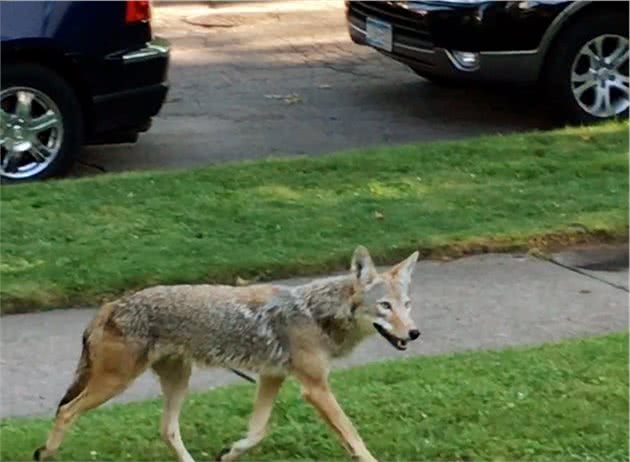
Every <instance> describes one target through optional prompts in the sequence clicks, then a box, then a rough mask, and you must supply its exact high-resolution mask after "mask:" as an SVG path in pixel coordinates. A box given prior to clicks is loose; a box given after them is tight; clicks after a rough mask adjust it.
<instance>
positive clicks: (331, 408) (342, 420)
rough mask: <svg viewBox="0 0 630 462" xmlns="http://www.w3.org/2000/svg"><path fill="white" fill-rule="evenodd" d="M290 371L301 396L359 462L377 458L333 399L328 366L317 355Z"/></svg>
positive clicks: (372, 461) (373, 460)
mask: <svg viewBox="0 0 630 462" xmlns="http://www.w3.org/2000/svg"><path fill="white" fill-rule="evenodd" d="M293 374H294V375H295V377H296V378H297V379H298V380H299V381H300V384H301V385H302V396H303V397H304V399H305V400H306V401H308V402H309V403H310V404H312V405H313V407H314V408H315V409H317V411H318V412H319V414H320V415H321V416H322V418H323V419H324V420H325V421H326V422H327V423H328V425H330V426H331V427H332V429H333V430H335V432H336V433H337V434H338V435H339V436H340V437H341V440H342V442H343V446H344V448H345V449H346V450H347V451H348V452H349V453H350V455H351V456H353V457H356V458H357V459H358V460H359V461H361V462H376V459H375V458H374V456H372V454H370V451H369V450H368V448H367V447H366V446H365V443H364V442H363V440H362V439H361V437H360V436H359V433H358V432H357V431H356V429H355V428H354V426H353V425H352V422H351V421H350V419H349V418H348V416H347V415H346V414H345V412H343V409H342V408H341V406H340V405H339V403H338V402H337V400H336V399H335V396H334V395H333V393H332V390H331V389H330V385H329V384H328V366H327V364H325V362H324V361H323V360H321V359H319V358H317V357H311V358H309V362H308V363H302V362H301V361H300V362H299V363H297V364H296V365H295V366H294V370H293Z"/></svg>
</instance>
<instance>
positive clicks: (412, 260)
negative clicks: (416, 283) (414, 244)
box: [391, 250, 420, 292]
mask: <svg viewBox="0 0 630 462" xmlns="http://www.w3.org/2000/svg"><path fill="white" fill-rule="evenodd" d="M419 256H420V253H419V252H418V251H417V250H416V251H415V252H414V253H412V254H411V255H410V256H409V257H407V258H406V259H404V260H403V261H401V262H400V263H398V264H397V265H396V266H394V267H393V268H392V269H391V274H392V276H393V277H394V278H396V279H397V280H398V282H399V283H400V285H401V287H402V289H403V290H404V291H405V292H406V291H407V290H408V289H409V284H411V275H412V274H413V270H414V268H415V267H416V263H417V262H418V257H419Z"/></svg>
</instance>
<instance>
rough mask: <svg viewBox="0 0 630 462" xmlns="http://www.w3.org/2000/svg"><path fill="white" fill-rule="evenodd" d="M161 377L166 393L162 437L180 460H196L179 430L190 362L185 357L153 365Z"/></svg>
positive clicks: (164, 393)
mask: <svg viewBox="0 0 630 462" xmlns="http://www.w3.org/2000/svg"><path fill="white" fill-rule="evenodd" d="M153 370H154V371H155V372H156V374H158V376H159V378H160V385H161V386H162V393H163V395H164V412H163V414H162V423H161V425H160V434H161V435H162V439H163V440H164V441H165V442H166V444H168V445H169V447H170V448H171V449H172V450H173V452H174V453H175V455H176V456H177V460H179V461H180V462H194V460H193V458H192V456H191V455H190V454H189V452H188V450H187V449H186V447H185V446H184V442H183V441H182V436H181V433H180V431H179V414H180V412H181V409H182V405H183V404H184V399H185V398H186V392H187V391H188V381H189V379H190V374H191V371H192V366H191V364H190V363H187V362H185V361H184V360H183V359H179V358H178V359H173V360H164V361H161V362H159V363H157V364H154V365H153Z"/></svg>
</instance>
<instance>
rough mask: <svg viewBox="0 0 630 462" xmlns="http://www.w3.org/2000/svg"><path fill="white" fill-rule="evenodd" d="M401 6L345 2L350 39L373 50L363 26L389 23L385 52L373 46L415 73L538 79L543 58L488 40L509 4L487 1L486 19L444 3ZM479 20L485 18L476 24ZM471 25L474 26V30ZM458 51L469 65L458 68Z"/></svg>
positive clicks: (474, 11) (475, 10) (531, 50)
mask: <svg viewBox="0 0 630 462" xmlns="http://www.w3.org/2000/svg"><path fill="white" fill-rule="evenodd" d="M401 3H403V2H346V20H347V25H348V31H349V34H350V37H351V38H352V40H353V41H354V42H355V43H358V44H361V45H368V46H373V45H372V44H370V43H368V40H367V37H366V29H367V27H366V22H367V19H368V18H372V19H375V20H377V21H381V22H384V23H386V24H389V26H390V27H391V30H392V44H391V45H392V46H391V48H390V49H388V50H383V49H381V48H377V47H375V46H373V47H374V48H375V49H376V50H378V51H380V52H381V53H383V54H385V55H387V56H389V57H391V58H393V59H395V60H398V61H400V62H403V63H405V64H408V65H410V66H411V67H413V68H414V70H416V71H417V72H418V73H420V74H424V75H430V76H443V77H447V78H453V79H457V80H485V81H510V82H514V83H530V82H534V81H536V80H537V79H538V75H539V71H540V67H541V64H542V53H540V52H539V50H538V49H536V48H535V47H534V48H528V47H527V46H526V45H527V44H526V43H517V42H514V43H507V45H512V46H513V48H510V47H509V46H508V47H506V43H502V42H500V43H497V41H496V40H492V37H494V36H496V32H493V33H491V32H490V31H495V30H496V27H497V21H499V20H498V19H497V17H498V16H499V13H500V14H506V11H504V10H505V8H507V7H506V4H508V3H511V2H488V3H489V4H490V5H489V6H488V5H486V9H487V8H490V7H491V8H495V9H499V11H498V12H496V14H494V15H490V14H486V15H485V16H483V15H481V14H479V10H478V8H480V7H477V6H475V5H470V6H463V7H458V8H454V7H452V6H448V5H446V4H444V3H443V2H413V3H414V5H415V8H416V9H415V10H414V11H409V10H408V9H405V8H402V7H401V6H400V4H401ZM438 3H439V5H437V4H438ZM497 4H499V5H497ZM486 13H487V11H486ZM510 14H512V13H510ZM519 14H522V13H519ZM478 17H483V18H485V19H483V21H481V22H479V20H478ZM502 21H503V22H504V23H505V22H506V20H502ZM471 23H474V24H476V25H475V27H472V26H471V25H470V24H471ZM519 45H523V46H524V48H520V47H519ZM462 52H463V53H470V54H472V55H474V60H475V63H474V65H473V66H465V65H462V62H461V58H460V57H461V54H462Z"/></svg>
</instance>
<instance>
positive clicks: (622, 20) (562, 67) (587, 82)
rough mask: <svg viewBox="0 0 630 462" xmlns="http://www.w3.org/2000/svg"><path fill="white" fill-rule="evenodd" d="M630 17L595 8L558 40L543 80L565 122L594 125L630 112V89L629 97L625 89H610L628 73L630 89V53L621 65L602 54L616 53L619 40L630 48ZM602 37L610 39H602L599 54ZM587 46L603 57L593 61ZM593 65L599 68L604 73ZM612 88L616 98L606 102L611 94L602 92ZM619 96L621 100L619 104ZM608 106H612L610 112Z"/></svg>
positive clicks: (560, 116) (572, 25)
mask: <svg viewBox="0 0 630 462" xmlns="http://www.w3.org/2000/svg"><path fill="white" fill-rule="evenodd" d="M626 19H627V18H626V17H624V15H620V14H618V13H614V12H599V13H595V14H594V15H592V16H589V17H587V18H582V19H580V20H578V21H577V22H575V23H574V24H571V25H570V26H569V27H568V28H567V29H566V30H565V31H563V32H562V33H561V35H560V36H559V37H558V38H557V39H556V41H555V45H554V46H553V48H552V49H551V50H550V52H549V54H548V57H547V62H548V65H547V66H546V68H545V70H544V72H545V75H544V76H543V82H544V83H545V87H546V93H547V96H548V101H550V102H552V107H553V109H554V110H555V112H556V115H557V116H558V117H559V118H561V119H562V120H563V121H564V122H569V123H572V124H591V123H596V122H600V121H604V120H608V119H612V118H619V117H628V94H627V93H625V100H624V98H623V93H624V92H623V90H622V89H619V88H617V87H614V88H612V89H611V88H610V86H611V85H613V84H614V85H620V84H621V85H622V82H621V77H620V76H625V79H626V80H625V87H626V89H627V86H628V83H627V82H628V80H627V78H628V74H627V72H628V66H627V58H626V59H625V60H624V62H625V66H624V64H623V62H621V63H619V64H618V65H617V66H615V65H613V64H612V63H610V64H606V63H605V62H604V61H603V60H601V59H599V58H604V57H605V56H607V55H608V56H613V54H612V52H611V51H610V50H616V49H617V48H619V47H615V44H616V43H617V44H618V45H619V46H621V45H622V44H623V43H624V41H625V49H626V50H627V49H628V48H627V47H628V22H627V20H626ZM602 37H607V38H604V41H603V42H602V43H603V45H602V49H601V50H602V53H597V48H596V47H597V44H598V43H599V42H598V40H599V39H601V38H602ZM587 46H589V47H590V51H591V52H592V53H593V55H594V56H598V59H597V60H596V61H591V58H590V57H589V56H588V54H585V53H586V47H587ZM609 52H610V54H609ZM591 69H596V72H598V74H596V73H595V72H593V71H591ZM574 71H575V72H574ZM611 74H614V75H611ZM602 80H604V82H603V83H602ZM594 82H595V83H594ZM611 82H612V83H611ZM606 92H608V95H609V96H608V98H609V101H610V103H611V104H609V105H607V104H606V101H607V98H606V97H605V96H600V95H605V94H606ZM620 95H621V96H620ZM614 101H618V103H617V104H613V102H614ZM606 107H608V108H609V109H610V110H609V111H606V110H605V108H606ZM589 108H590V109H589Z"/></svg>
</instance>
